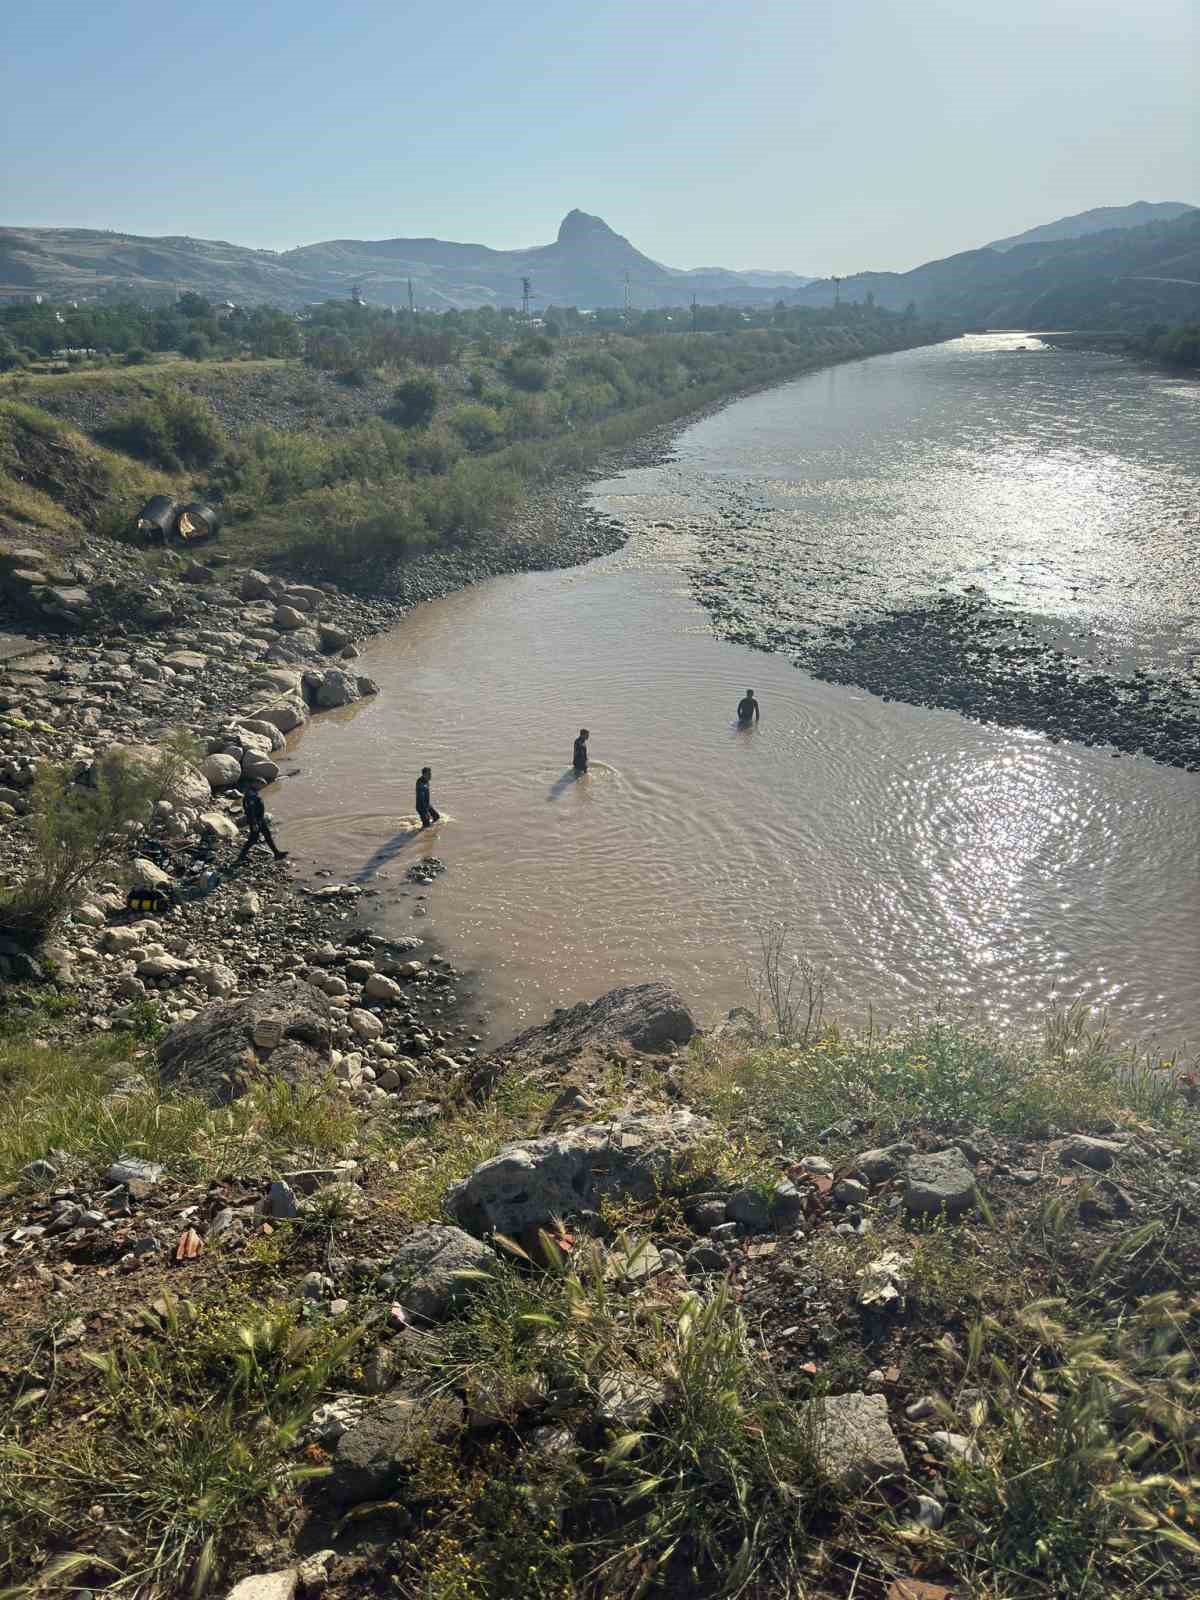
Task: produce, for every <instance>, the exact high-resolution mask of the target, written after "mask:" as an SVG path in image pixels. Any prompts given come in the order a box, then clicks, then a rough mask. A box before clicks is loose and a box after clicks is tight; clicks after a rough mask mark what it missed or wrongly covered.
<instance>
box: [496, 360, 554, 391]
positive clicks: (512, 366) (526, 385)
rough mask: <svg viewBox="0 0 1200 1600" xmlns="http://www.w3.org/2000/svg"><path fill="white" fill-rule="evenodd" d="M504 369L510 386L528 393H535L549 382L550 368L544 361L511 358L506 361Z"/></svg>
mask: <svg viewBox="0 0 1200 1600" xmlns="http://www.w3.org/2000/svg"><path fill="white" fill-rule="evenodd" d="M505 370H506V372H507V374H508V381H509V382H510V383H511V384H512V386H513V387H514V388H515V389H524V390H525V391H526V393H528V394H537V393H539V392H540V391H541V390H542V389H545V388H547V387H548V386H549V383H550V368H549V367H548V366H547V365H546V363H545V362H544V361H531V360H523V361H522V360H512V361H509V362H507V363H506V365H505Z"/></svg>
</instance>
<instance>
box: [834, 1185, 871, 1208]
mask: <svg viewBox="0 0 1200 1600" xmlns="http://www.w3.org/2000/svg"><path fill="white" fill-rule="evenodd" d="M833 1198H834V1202H835V1204H837V1205H839V1206H861V1205H863V1204H864V1203H865V1202H866V1201H868V1200H869V1199H870V1198H871V1191H870V1190H869V1189H868V1188H867V1186H866V1184H865V1183H859V1182H858V1180H857V1179H855V1178H843V1179H842V1180H841V1182H840V1183H835V1184H834V1186H833Z"/></svg>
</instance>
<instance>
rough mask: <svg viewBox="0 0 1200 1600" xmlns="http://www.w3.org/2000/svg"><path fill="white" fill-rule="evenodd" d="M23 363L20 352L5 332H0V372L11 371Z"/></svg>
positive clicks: (24, 363) (22, 356)
mask: <svg viewBox="0 0 1200 1600" xmlns="http://www.w3.org/2000/svg"><path fill="white" fill-rule="evenodd" d="M25 365H26V360H25V356H24V355H23V354H22V352H21V351H20V350H19V349H18V348H17V346H16V345H15V344H14V343H13V341H12V340H11V339H10V338H9V337H8V335H7V334H6V333H0V372H12V371H13V370H14V368H16V367H23V366H25Z"/></svg>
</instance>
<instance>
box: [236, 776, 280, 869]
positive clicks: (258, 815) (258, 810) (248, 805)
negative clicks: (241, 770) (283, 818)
mask: <svg viewBox="0 0 1200 1600" xmlns="http://www.w3.org/2000/svg"><path fill="white" fill-rule="evenodd" d="M261 787H262V779H261V778H254V779H252V780H251V782H250V787H249V788H248V789H247V790H246V794H245V798H244V799H243V801H242V810H243V811H244V812H245V814H246V821H247V823H248V824H249V827H250V833H249V836H248V837H247V839H246V842H245V844H244V845H243V846H242V854H241V858H240V859H242V860H243V861H244V860H245V858H246V856H247V855H248V854H249V853H250V851H251V850H252V849H253V848H254V846H255V845H256V844H257V843H258V841H259V840H260V839H264V840H265V841H266V843H267V844H269V845H270V847H271V853H272V855H273V856H274V857H275V859H276V861H282V860H283V858H284V857H285V856H286V855H287V851H286V850H281V849H280V848H279V846H278V845H277V844H276V843H275V840H274V838H273V837H272V835H271V824H270V823H269V822H268V821H267V808H266V806H265V805H263V797H262V795H261V794H260V793H259V789H260V788H261Z"/></svg>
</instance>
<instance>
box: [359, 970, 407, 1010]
mask: <svg viewBox="0 0 1200 1600" xmlns="http://www.w3.org/2000/svg"><path fill="white" fill-rule="evenodd" d="M363 993H364V994H365V995H366V997H367V999H368V1000H383V1001H386V1002H387V1003H388V1004H389V1005H395V1003H396V1001H397V1000H399V999H400V998H401V997H402V996H403V994H404V990H403V989H402V988H401V987H400V985H399V984H398V983H397V982H396V981H395V979H394V978H385V977H384V975H383V973H382V972H373V973H372V974H371V976H370V977H369V978H368V979H367V981H366V982H365V983H364V984H363Z"/></svg>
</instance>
